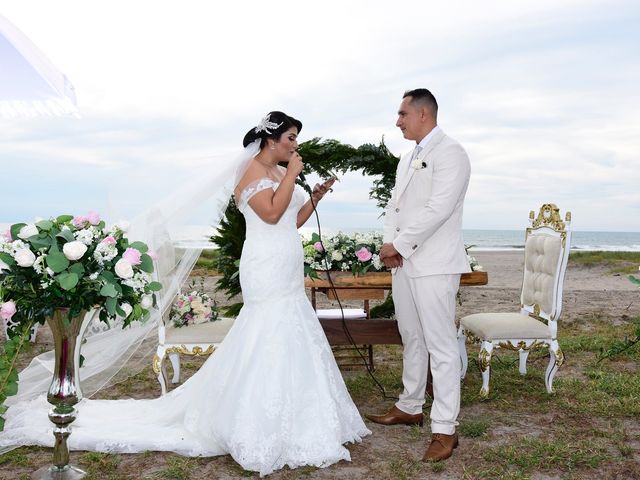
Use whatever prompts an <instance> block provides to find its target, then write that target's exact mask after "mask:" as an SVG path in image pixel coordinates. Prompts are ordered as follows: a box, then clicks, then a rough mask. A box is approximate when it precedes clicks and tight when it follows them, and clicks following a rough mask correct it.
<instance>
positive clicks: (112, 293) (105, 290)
mask: <svg viewBox="0 0 640 480" xmlns="http://www.w3.org/2000/svg"><path fill="white" fill-rule="evenodd" d="M100 295H102V296H103V297H112V298H115V297H116V296H118V291H117V290H116V286H115V285H114V284H113V283H106V284H105V285H104V286H103V287H102V288H101V289H100Z"/></svg>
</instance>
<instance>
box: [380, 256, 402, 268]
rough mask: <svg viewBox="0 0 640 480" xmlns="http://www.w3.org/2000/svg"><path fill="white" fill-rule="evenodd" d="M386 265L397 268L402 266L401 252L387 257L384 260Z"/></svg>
mask: <svg viewBox="0 0 640 480" xmlns="http://www.w3.org/2000/svg"><path fill="white" fill-rule="evenodd" d="M382 263H384V266H385V267H387V268H396V267H401V266H402V256H401V255H400V254H398V255H394V256H393V257H386V258H385V259H384V260H382Z"/></svg>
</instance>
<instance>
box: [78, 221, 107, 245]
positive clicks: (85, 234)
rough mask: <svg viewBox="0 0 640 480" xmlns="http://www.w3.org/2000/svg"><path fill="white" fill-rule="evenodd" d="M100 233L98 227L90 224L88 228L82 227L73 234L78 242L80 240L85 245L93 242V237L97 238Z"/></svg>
mask: <svg viewBox="0 0 640 480" xmlns="http://www.w3.org/2000/svg"><path fill="white" fill-rule="evenodd" d="M100 233H101V232H100V230H99V229H98V228H96V227H94V226H91V227H88V228H83V229H82V230H78V231H77V232H75V233H74V234H73V236H74V237H75V238H76V240H78V241H79V242H82V243H84V244H85V245H87V246H89V245H91V244H92V243H93V241H94V239H96V238H98V236H99V235H100Z"/></svg>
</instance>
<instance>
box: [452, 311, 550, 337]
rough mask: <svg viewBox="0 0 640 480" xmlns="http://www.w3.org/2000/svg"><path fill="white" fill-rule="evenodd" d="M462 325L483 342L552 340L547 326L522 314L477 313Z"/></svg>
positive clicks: (461, 323) (461, 321)
mask: <svg viewBox="0 0 640 480" xmlns="http://www.w3.org/2000/svg"><path fill="white" fill-rule="evenodd" d="M460 325H462V328H463V329H464V330H468V331H470V332H472V333H473V334H474V335H476V336H477V337H479V338H481V339H482V340H510V339H550V338H551V334H550V332H549V327H548V326H547V325H545V324H544V323H542V322H541V321H539V320H536V319H535V318H532V317H530V316H528V315H522V314H520V313H475V314H473V315H468V316H466V317H463V318H462V319H461V320H460Z"/></svg>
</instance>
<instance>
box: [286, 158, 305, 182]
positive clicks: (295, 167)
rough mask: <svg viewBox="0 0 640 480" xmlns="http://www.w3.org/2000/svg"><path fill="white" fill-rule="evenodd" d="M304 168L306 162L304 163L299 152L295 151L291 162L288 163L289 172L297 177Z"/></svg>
mask: <svg viewBox="0 0 640 480" xmlns="http://www.w3.org/2000/svg"><path fill="white" fill-rule="evenodd" d="M303 168H304V163H302V157H301V156H300V154H299V153H298V152H293V154H292V155H291V158H290V159H289V163H287V173H288V174H289V175H292V176H293V177H297V176H298V174H299V173H300V172H302V169H303Z"/></svg>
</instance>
